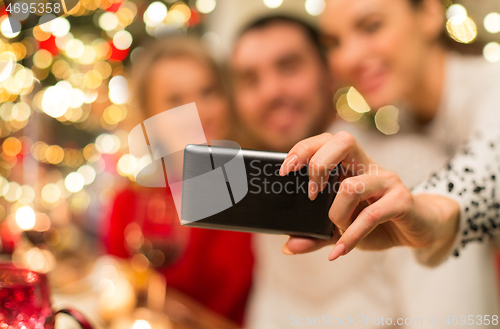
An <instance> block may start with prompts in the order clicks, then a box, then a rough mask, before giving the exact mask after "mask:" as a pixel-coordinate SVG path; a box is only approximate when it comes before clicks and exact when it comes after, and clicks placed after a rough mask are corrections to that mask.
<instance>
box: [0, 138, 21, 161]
mask: <svg viewBox="0 0 500 329" xmlns="http://www.w3.org/2000/svg"><path fill="white" fill-rule="evenodd" d="M21 148H22V144H21V142H20V141H19V139H17V138H15V137H9V138H7V139H6V140H5V141H4V142H3V144H2V149H3V151H4V152H5V154H7V155H8V156H11V157H13V156H16V155H18V154H19V152H21Z"/></svg>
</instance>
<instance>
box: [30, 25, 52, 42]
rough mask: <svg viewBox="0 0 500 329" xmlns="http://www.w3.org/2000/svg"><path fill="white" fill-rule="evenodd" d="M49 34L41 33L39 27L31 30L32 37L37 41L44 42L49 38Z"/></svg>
mask: <svg viewBox="0 0 500 329" xmlns="http://www.w3.org/2000/svg"><path fill="white" fill-rule="evenodd" d="M50 36H51V33H50V32H45V31H43V30H42V29H41V28H40V26H39V25H37V26H35V27H34V28H33V37H35V39H36V40H38V41H45V40H47V39H48V38H50Z"/></svg>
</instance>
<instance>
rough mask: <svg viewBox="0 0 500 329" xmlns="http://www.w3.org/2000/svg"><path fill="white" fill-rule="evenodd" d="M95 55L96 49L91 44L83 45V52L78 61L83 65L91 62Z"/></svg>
mask: <svg viewBox="0 0 500 329" xmlns="http://www.w3.org/2000/svg"><path fill="white" fill-rule="evenodd" d="M96 57H97V54H96V51H95V49H94V48H93V47H92V46H84V47H83V53H82V55H81V56H80V57H79V58H78V61H79V62H80V63H82V64H84V65H88V64H92V63H93V62H94V61H95V59H96Z"/></svg>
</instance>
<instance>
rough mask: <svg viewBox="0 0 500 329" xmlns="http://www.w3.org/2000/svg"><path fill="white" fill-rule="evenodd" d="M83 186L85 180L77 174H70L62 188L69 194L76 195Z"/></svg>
mask: <svg viewBox="0 0 500 329" xmlns="http://www.w3.org/2000/svg"><path fill="white" fill-rule="evenodd" d="M84 185H85V179H84V178H83V176H82V175H81V174H79V173H78V172H72V173H70V174H69V175H68V176H66V178H65V179H64V186H65V187H66V189H67V190H68V191H70V192H73V193H76V192H78V191H80V190H81V189H82V188H83V186H84Z"/></svg>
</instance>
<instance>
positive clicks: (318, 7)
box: [305, 0, 326, 16]
mask: <svg viewBox="0 0 500 329" xmlns="http://www.w3.org/2000/svg"><path fill="white" fill-rule="evenodd" d="M325 5H326V4H325V0H306V3H305V8H306V11H307V13H308V14H309V15H312V16H318V15H320V14H321V13H322V12H323V11H324V10H325Z"/></svg>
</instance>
